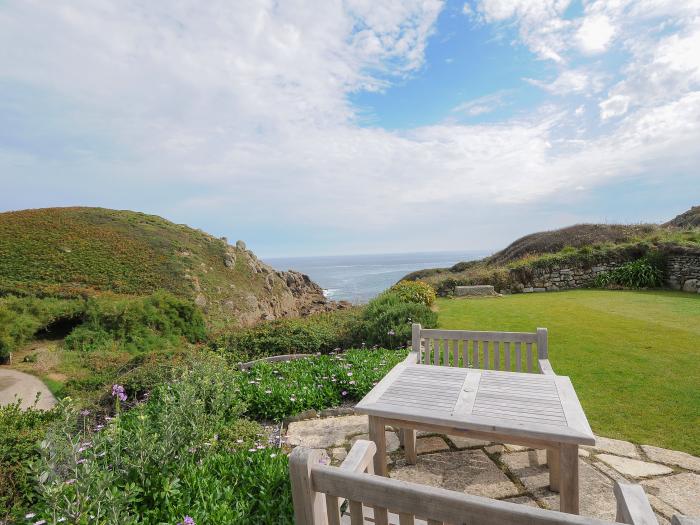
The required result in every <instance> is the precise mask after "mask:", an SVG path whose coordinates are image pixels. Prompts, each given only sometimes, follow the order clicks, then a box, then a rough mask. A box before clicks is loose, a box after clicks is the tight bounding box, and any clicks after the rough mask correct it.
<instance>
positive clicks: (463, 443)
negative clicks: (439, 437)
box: [447, 436, 492, 448]
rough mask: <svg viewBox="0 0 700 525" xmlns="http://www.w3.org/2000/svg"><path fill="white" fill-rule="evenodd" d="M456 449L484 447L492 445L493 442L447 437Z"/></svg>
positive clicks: (462, 437)
mask: <svg viewBox="0 0 700 525" xmlns="http://www.w3.org/2000/svg"><path fill="white" fill-rule="evenodd" d="M447 439H449V440H450V441H451V442H452V444H453V445H454V446H455V448H475V447H483V446H486V445H489V444H491V443H492V442H491V441H484V440H483V439H473V438H468V437H464V436H447Z"/></svg>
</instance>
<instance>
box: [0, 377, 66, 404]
mask: <svg viewBox="0 0 700 525" xmlns="http://www.w3.org/2000/svg"><path fill="white" fill-rule="evenodd" d="M37 392H39V393H40V394H41V396H40V397H39V402H38V403H37V408H40V409H43V410H48V409H49V408H51V407H53V406H54V405H55V404H56V398H55V397H54V396H53V394H52V393H51V391H50V390H49V389H48V388H47V387H46V385H45V384H44V383H43V382H42V381H41V379H39V378H37V377H35V376H33V375H29V374H25V373H24V372H18V371H17V370H12V369H11V368H5V367H0V405H7V404H9V403H13V402H15V401H16V398H20V399H21V400H22V408H27V407H30V406H32V405H33V404H34V399H36V394H37Z"/></svg>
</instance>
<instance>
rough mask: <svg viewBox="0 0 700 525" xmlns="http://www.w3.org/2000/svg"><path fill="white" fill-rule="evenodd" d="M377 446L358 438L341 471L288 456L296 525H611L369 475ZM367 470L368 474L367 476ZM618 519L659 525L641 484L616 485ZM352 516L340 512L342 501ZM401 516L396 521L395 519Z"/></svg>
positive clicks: (314, 455) (308, 457) (304, 456)
mask: <svg viewBox="0 0 700 525" xmlns="http://www.w3.org/2000/svg"><path fill="white" fill-rule="evenodd" d="M375 452H376V445H375V444H374V443H373V442H371V441H365V440H358V441H357V442H356V443H355V445H353V448H352V449H351V450H350V453H349V454H348V457H347V459H346V460H345V461H344V462H343V464H342V465H341V466H340V467H329V466H327V465H323V464H321V463H320V462H321V458H322V457H323V454H324V452H323V451H321V450H314V449H306V448H302V447H298V448H296V449H294V451H293V452H292V454H291V456H290V458H289V475H290V478H291V482H292V495H293V499H294V517H295V522H296V525H339V524H341V523H351V525H364V524H365V523H371V522H369V521H367V522H366V521H365V517H367V516H368V515H372V517H373V522H374V523H375V524H376V525H383V524H387V523H389V522H391V523H397V522H399V523H400V524H401V525H413V524H414V523H415V522H416V520H418V519H420V520H427V523H428V524H429V525H442V524H448V523H449V524H454V525H456V524H465V523H476V524H479V525H610V523H611V522H607V521H603V520H599V519H595V518H589V517H584V516H578V515H575V514H565V513H562V512H558V511H552V510H545V509H541V508H535V507H530V506H527V505H520V504H516V503H509V502H505V501H498V500H494V499H489V498H484V497H479V496H470V495H467V494H463V493H461V492H454V491H451V490H445V489H441V488H436V487H430V486H426V485H419V484H417V483H410V482H406V481H400V480H395V479H391V478H385V477H383V476H375V475H373V474H371V469H372V457H373V455H374V453H375ZM367 470H369V473H365V472H366V471H367ZM614 492H615V496H616V498H617V502H618V511H617V521H618V522H621V523H627V524H629V525H658V521H657V519H656V517H655V515H654V512H653V511H652V509H651V507H650V506H649V503H648V501H647V499H646V496H645V495H644V491H643V489H642V488H641V487H640V486H639V485H623V484H616V485H615V491H614ZM345 500H347V501H348V503H349V504H348V506H347V509H348V511H349V514H350V517H349V519H348V516H347V515H342V514H341V507H342V505H343V503H344V501H345ZM397 518H398V519H397Z"/></svg>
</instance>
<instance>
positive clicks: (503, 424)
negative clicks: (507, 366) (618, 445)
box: [355, 364, 595, 446]
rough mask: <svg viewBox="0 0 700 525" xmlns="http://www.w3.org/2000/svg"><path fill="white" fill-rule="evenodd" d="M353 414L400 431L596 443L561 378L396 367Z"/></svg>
mask: <svg viewBox="0 0 700 525" xmlns="http://www.w3.org/2000/svg"><path fill="white" fill-rule="evenodd" d="M355 410H356V411H357V412H358V413H361V414H368V415H372V416H377V417H381V418H385V419H393V420H396V421H404V422H405V424H404V425H403V426H401V425H399V426H401V428H417V427H416V426H415V425H416V424H420V423H425V424H428V425H432V426H434V427H443V428H447V429H450V430H452V429H456V430H463V431H470V430H471V431H479V432H481V433H492V434H499V435H503V436H509V437H511V438H513V439H516V438H521V439H524V440H535V441H540V442H552V443H570V444H578V445H594V444H595V438H594V436H593V432H592V431H591V428H590V426H589V425H588V421H587V420H586V416H585V414H584V413H583V409H582V408H581V405H580V403H579V402H578V398H577V397H576V392H575V391H574V389H573V386H572V384H571V381H570V380H569V378H568V377H565V376H554V375H542V374H523V373H516V372H503V371H495V370H489V371H485V370H476V369H465V368H445V367H442V366H436V365H412V366H406V365H404V364H399V365H397V366H396V367H394V368H393V369H392V370H391V372H389V374H387V376H385V377H384V379H382V380H381V381H380V382H379V383H378V384H377V385H376V386H375V387H374V388H373V389H372V390H371V391H370V392H369V393H368V394H367V396H365V398H364V399H362V401H360V402H359V403H358V404H357V406H356V407H355ZM557 446H558V445H557Z"/></svg>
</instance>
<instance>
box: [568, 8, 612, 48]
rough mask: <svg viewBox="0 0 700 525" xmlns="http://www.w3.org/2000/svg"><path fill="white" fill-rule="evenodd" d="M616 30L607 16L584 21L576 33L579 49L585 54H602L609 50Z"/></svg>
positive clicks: (594, 16)
mask: <svg viewBox="0 0 700 525" xmlns="http://www.w3.org/2000/svg"><path fill="white" fill-rule="evenodd" d="M614 34H615V28H614V27H613V25H612V24H611V23H610V19H609V18H608V17H607V16H605V15H591V16H587V17H585V18H584V19H583V22H582V23H581V27H579V29H578V31H577V32H576V38H577V39H578V44H579V47H580V48H581V50H582V51H584V52H585V53H602V52H603V51H605V50H606V49H607V48H608V45H609V44H610V41H611V40H612V37H613V35H614Z"/></svg>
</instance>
